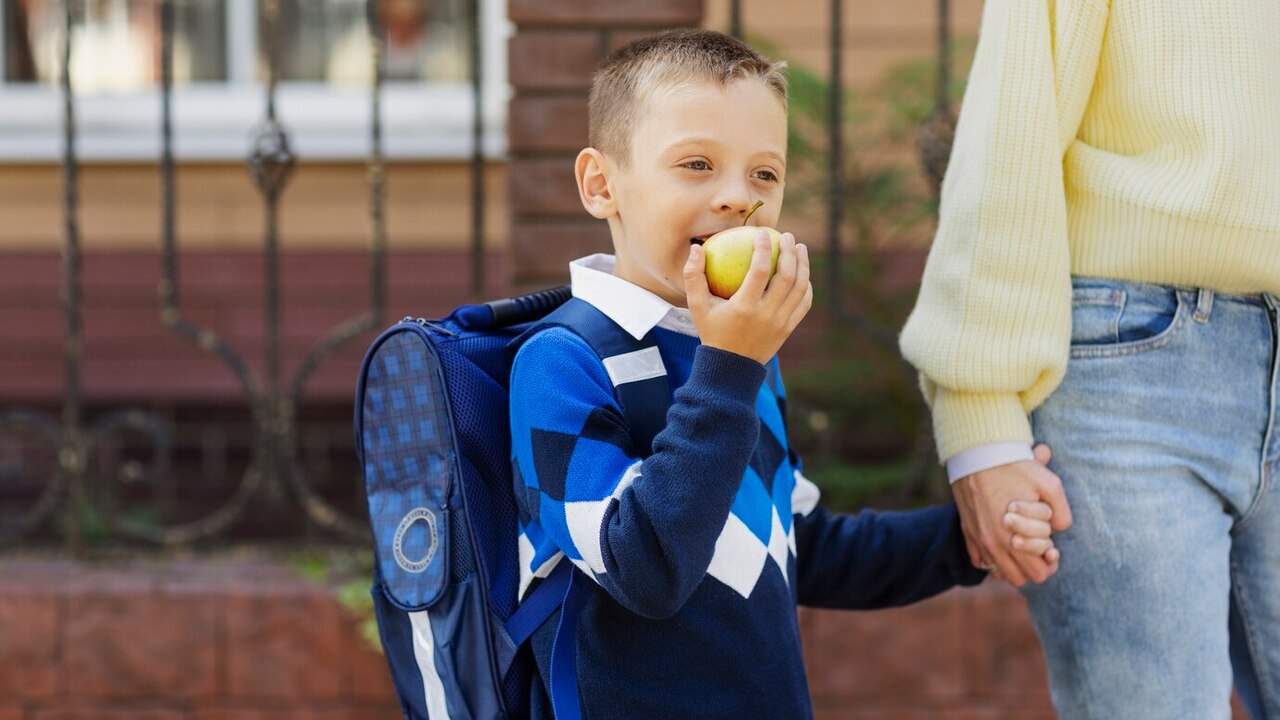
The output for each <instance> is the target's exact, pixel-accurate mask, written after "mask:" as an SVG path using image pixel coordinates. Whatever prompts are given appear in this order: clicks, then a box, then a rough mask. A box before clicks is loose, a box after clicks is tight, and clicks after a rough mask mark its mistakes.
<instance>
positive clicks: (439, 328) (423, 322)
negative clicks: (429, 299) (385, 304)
mask: <svg viewBox="0 0 1280 720" xmlns="http://www.w3.org/2000/svg"><path fill="white" fill-rule="evenodd" d="M400 322H402V323H407V322H411V323H415V324H417V325H419V326H421V327H424V328H427V329H428V330H435V331H436V332H438V333H444V334H445V335H457V333H455V332H453V331H452V330H450V329H448V328H446V327H443V326H441V325H437V324H435V323H433V322H431V321H430V320H426V319H424V318H420V317H414V316H412V315H405V316H404V319H403V320H401V321H400Z"/></svg>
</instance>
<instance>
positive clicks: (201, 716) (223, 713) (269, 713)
mask: <svg viewBox="0 0 1280 720" xmlns="http://www.w3.org/2000/svg"><path fill="white" fill-rule="evenodd" d="M191 720H297V716H296V715H295V714H294V712H293V710H292V709H283V708H282V709H277V710H261V709H256V708H243V707H199V708H196V709H195V710H194V711H193V712H192V714H191Z"/></svg>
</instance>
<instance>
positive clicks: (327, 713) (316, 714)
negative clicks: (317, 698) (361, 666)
mask: <svg viewBox="0 0 1280 720" xmlns="http://www.w3.org/2000/svg"><path fill="white" fill-rule="evenodd" d="M396 717H400V706H399V705H396V704H394V703H387V704H367V705H352V706H349V707H326V708H318V709H314V710H298V711H297V712H295V713H294V717H293V720H387V718H396Z"/></svg>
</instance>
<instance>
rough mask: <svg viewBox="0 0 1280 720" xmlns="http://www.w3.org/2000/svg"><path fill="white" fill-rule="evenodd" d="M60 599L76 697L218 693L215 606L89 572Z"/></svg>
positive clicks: (134, 579) (141, 579)
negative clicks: (64, 611) (64, 601)
mask: <svg viewBox="0 0 1280 720" xmlns="http://www.w3.org/2000/svg"><path fill="white" fill-rule="evenodd" d="M79 585H80V586H78V587H75V588H73V589H72V590H71V591H70V592H69V593H68V598H67V619H66V621H65V624H66V630H65V646H64V653H65V660H64V662H65V667H66V673H67V674H66V682H67V687H68V689H69V694H70V695H72V696H74V697H77V698H107V699H146V700H167V699H186V698H200V697H209V696H212V695H213V694H214V693H215V692H216V691H217V674H216V666H217V662H216V661H217V648H218V644H217V639H218V622H217V619H218V613H217V601H216V599H214V598H211V597H208V596H206V595H205V594H202V593H190V592H183V591H181V590H180V589H175V590H165V589H164V588H163V587H160V586H158V585H157V584H156V583H154V582H153V581H151V579H150V578H147V577H145V576H144V575H142V574H141V573H138V574H130V573H128V572H127V571H126V572H113V573H110V574H108V573H107V572H105V571H104V572H102V573H98V574H93V575H89V576H87V577H86V578H84V579H83V580H82V581H80V583H79Z"/></svg>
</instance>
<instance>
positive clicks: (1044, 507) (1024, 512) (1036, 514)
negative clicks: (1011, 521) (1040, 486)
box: [1008, 500, 1053, 520]
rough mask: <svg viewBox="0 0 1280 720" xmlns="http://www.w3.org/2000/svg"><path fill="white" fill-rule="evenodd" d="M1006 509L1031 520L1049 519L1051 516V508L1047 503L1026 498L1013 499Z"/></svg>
mask: <svg viewBox="0 0 1280 720" xmlns="http://www.w3.org/2000/svg"><path fill="white" fill-rule="evenodd" d="M1008 511H1009V512H1011V513H1014V514H1016V515H1021V516H1023V517H1028V518H1031V519H1032V520H1049V519H1051V518H1052V517H1053V508H1051V507H1049V504H1048V503H1042V502H1032V501H1028V500H1014V501H1013V502H1011V503H1009V510H1008Z"/></svg>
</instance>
